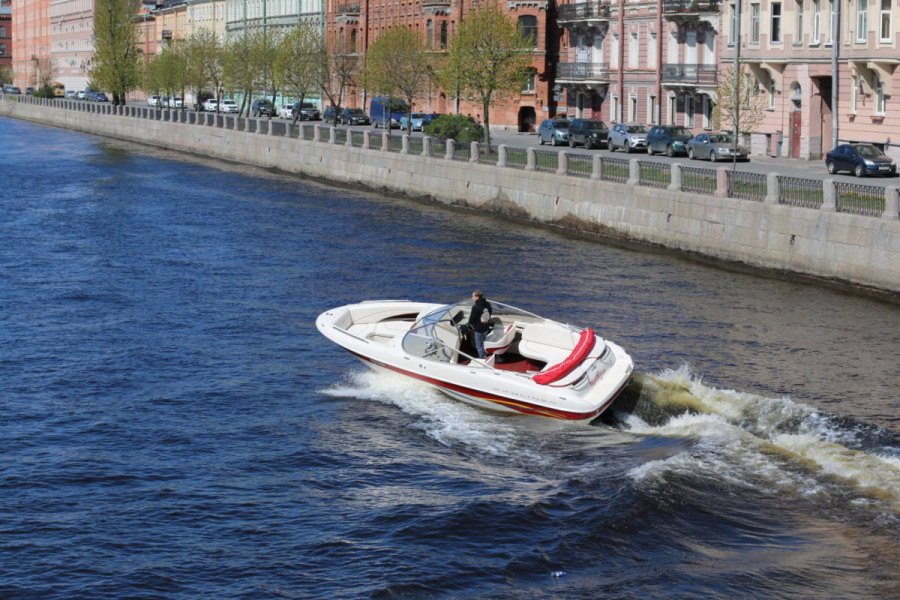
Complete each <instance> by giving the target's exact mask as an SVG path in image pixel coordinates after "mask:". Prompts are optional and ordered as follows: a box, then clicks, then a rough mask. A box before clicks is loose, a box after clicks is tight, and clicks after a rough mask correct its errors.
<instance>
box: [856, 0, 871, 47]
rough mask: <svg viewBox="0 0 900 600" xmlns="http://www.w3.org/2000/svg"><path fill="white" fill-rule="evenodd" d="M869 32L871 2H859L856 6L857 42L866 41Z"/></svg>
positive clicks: (867, 0) (864, 0)
mask: <svg viewBox="0 0 900 600" xmlns="http://www.w3.org/2000/svg"><path fill="white" fill-rule="evenodd" d="M868 32H869V0H859V3H858V4H857V5H856V41H857V42H864V41H866V34H868Z"/></svg>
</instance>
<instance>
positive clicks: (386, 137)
mask: <svg viewBox="0 0 900 600" xmlns="http://www.w3.org/2000/svg"><path fill="white" fill-rule="evenodd" d="M388 127H389V128H388V129H385V130H383V131H382V132H381V151H382V152H387V151H388V150H390V149H391V130H390V125H389V126H388Z"/></svg>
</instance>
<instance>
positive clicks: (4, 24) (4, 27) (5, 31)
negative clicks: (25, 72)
mask: <svg viewBox="0 0 900 600" xmlns="http://www.w3.org/2000/svg"><path fill="white" fill-rule="evenodd" d="M0 67H12V3H11V2H9V1H8V0H4V1H3V2H0Z"/></svg>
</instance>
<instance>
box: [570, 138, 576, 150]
mask: <svg viewBox="0 0 900 600" xmlns="http://www.w3.org/2000/svg"><path fill="white" fill-rule="evenodd" d="M574 147H575V140H573V139H572V138H569V148H574Z"/></svg>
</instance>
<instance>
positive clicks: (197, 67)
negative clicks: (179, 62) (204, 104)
mask: <svg viewBox="0 0 900 600" xmlns="http://www.w3.org/2000/svg"><path fill="white" fill-rule="evenodd" d="M208 33H212V32H210V31H208V30H205V29H201V30H199V31H196V32H194V33H192V34H191V35H190V36H189V37H188V38H187V39H186V40H184V46H183V47H182V54H183V56H184V83H185V87H187V88H188V89H189V90H191V92H193V96H194V102H195V104H196V108H197V109H198V110H199V109H200V102H201V99H200V98H201V94H202V93H203V91H204V90H206V89H208V88H209V84H210V77H209V71H208V70H207V69H206V59H207V57H208V55H209V49H208V48H207V47H206V42H207V41H208V37H207V35H206V34H208ZM212 37H213V38H215V34H214V33H213V34H212Z"/></svg>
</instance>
